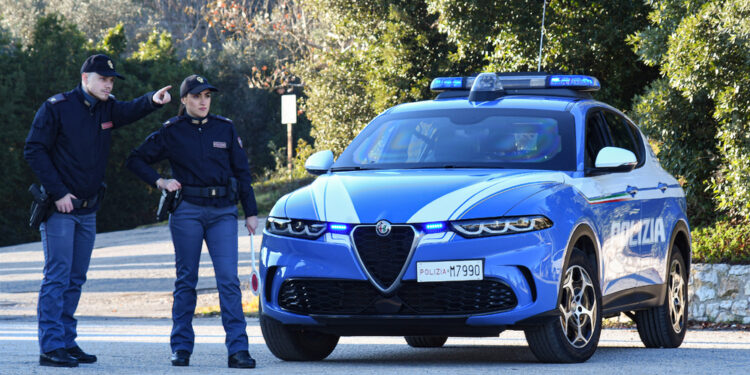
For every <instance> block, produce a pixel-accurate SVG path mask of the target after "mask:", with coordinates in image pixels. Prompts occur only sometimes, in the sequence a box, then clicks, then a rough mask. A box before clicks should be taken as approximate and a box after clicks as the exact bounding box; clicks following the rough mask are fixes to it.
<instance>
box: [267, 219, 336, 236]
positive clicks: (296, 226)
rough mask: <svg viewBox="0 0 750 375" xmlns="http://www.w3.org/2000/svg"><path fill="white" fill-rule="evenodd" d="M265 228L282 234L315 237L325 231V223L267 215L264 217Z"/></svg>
mask: <svg viewBox="0 0 750 375" xmlns="http://www.w3.org/2000/svg"><path fill="white" fill-rule="evenodd" d="M266 230H268V231H269V232H271V233H273V234H278V235H282V236H291V237H302V238H310V239H315V238H318V237H320V236H321V235H322V234H323V233H324V232H325V231H326V224H325V223H321V222H317V221H309V220H297V219H286V218H279V217H269V218H268V219H266Z"/></svg>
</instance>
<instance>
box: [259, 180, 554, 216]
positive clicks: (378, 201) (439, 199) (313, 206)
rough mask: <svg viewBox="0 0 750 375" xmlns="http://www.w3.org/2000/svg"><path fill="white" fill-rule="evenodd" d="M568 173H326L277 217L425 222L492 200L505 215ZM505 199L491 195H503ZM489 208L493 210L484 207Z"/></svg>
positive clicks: (291, 197)
mask: <svg viewBox="0 0 750 375" xmlns="http://www.w3.org/2000/svg"><path fill="white" fill-rule="evenodd" d="M564 180H565V174H564V173H562V172H550V171H527V170H486V169H450V170H442V169H441V170H379V171H378V170H372V171H351V172H337V173H330V174H326V175H322V176H320V177H318V178H317V179H316V180H315V181H314V182H313V183H312V184H310V185H308V186H306V187H303V188H301V189H298V190H296V191H294V192H292V193H290V194H287V195H286V196H284V197H282V198H281V199H280V200H279V201H278V202H277V203H276V206H274V208H273V209H272V210H271V216H283V217H289V218H296V219H310V220H320V221H328V222H340V223H375V222H377V221H378V220H383V219H384V220H388V221H390V222H392V223H421V222H430V221H446V220H456V219H462V218H463V219H468V218H472V217H471V210H472V209H473V208H475V207H476V206H478V205H481V204H483V203H484V202H487V201H491V204H493V205H494V206H493V207H492V208H491V212H492V213H496V216H502V215H503V214H504V213H505V212H507V211H508V210H510V209H511V208H512V207H513V206H514V205H516V204H518V203H519V202H520V201H522V200H524V199H526V198H527V197H529V196H531V195H533V194H535V193H537V192H539V191H541V190H543V189H547V188H550V187H551V186H554V185H557V184H560V183H563V181H564ZM500 194H502V199H491V200H490V198H495V197H498V198H500V197H499V195H500ZM481 211H482V212H485V213H486V212H487V209H486V208H485V209H484V210H481Z"/></svg>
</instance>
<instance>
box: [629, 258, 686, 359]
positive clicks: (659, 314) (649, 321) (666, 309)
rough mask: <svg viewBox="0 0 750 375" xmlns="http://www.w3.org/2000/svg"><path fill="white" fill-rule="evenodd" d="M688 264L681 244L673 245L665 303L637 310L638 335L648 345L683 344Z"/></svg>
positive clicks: (666, 346)
mask: <svg viewBox="0 0 750 375" xmlns="http://www.w3.org/2000/svg"><path fill="white" fill-rule="evenodd" d="M687 278H688V275H687V268H686V267H685V260H684V259H682V254H681V253H680V248H679V247H677V245H674V246H672V256H670V258H669V268H668V271H667V285H666V287H667V293H666V295H665V296H664V303H663V304H662V305H660V306H656V307H651V308H649V309H647V310H641V311H636V313H635V322H636V326H637V327H638V335H639V336H641V341H642V342H643V345H646V347H647V348H676V347H678V346H680V345H681V344H682V340H683V339H685V331H687V311H688V299H687V295H688V294H687V285H688V279H687Z"/></svg>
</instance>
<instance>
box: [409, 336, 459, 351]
mask: <svg viewBox="0 0 750 375" xmlns="http://www.w3.org/2000/svg"><path fill="white" fill-rule="evenodd" d="M404 339H406V343H407V344H409V346H411V347H412V348H439V347H441V346H443V345H445V342H446V341H448V336H404Z"/></svg>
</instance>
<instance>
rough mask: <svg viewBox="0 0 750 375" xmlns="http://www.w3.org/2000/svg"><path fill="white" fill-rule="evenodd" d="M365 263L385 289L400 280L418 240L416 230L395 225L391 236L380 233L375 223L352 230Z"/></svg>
mask: <svg viewBox="0 0 750 375" xmlns="http://www.w3.org/2000/svg"><path fill="white" fill-rule="evenodd" d="M352 237H353V238H354V246H355V247H356V250H357V253H359V258H360V259H361V260H362V264H363V265H364V267H365V268H366V269H367V272H368V273H369V274H370V276H372V278H373V279H374V280H375V282H376V283H378V284H379V285H380V286H381V287H382V288H383V289H387V288H388V287H390V286H391V284H393V282H395V281H396V278H397V277H398V275H399V273H401V269H402V268H403V267H404V265H405V264H406V260H407V258H408V257H409V252H410V251H411V246H412V242H414V230H413V229H412V228H411V226H408V225H394V226H392V227H391V233H390V234H389V235H388V236H379V235H378V234H377V233H376V232H375V226H374V225H367V226H359V227H357V228H355V229H354V232H353V233H352Z"/></svg>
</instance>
